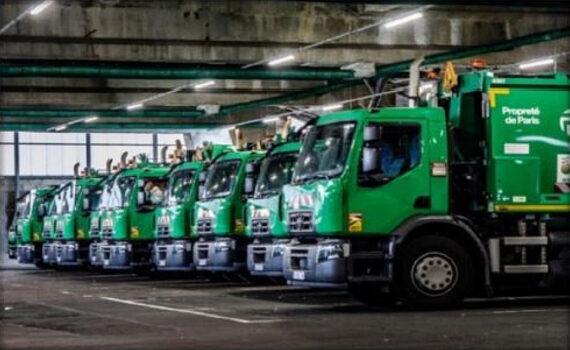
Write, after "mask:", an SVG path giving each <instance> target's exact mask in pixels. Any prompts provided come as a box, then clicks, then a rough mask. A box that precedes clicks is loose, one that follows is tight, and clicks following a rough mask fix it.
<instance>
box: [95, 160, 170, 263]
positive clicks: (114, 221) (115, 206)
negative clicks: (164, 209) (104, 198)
mask: <svg viewBox="0 0 570 350" xmlns="http://www.w3.org/2000/svg"><path fill="white" fill-rule="evenodd" d="M169 169H170V167H169V166H165V165H162V164H155V163H150V162H148V160H147V159H146V157H145V156H143V155H141V156H140V157H139V161H138V162H135V161H132V164H131V165H130V166H129V167H127V166H126V165H124V167H123V169H121V171H120V172H119V173H118V174H117V176H116V177H115V179H114V180H113V184H112V186H111V187H110V193H109V196H110V198H109V205H108V207H106V208H105V209H104V210H103V211H102V213H101V215H100V221H101V224H100V225H101V233H100V234H101V240H102V241H101V243H99V244H98V246H99V249H100V252H101V257H102V260H103V268H104V269H110V270H112V269H114V270H120V269H123V270H125V269H131V268H132V269H134V270H135V271H139V270H140V271H144V270H146V269H148V268H150V266H151V250H152V245H153V243H154V220H155V213H154V211H155V209H156V208H157V207H158V205H160V203H162V201H163V196H164V190H165V188H166V184H167V178H166V177H165V176H166V174H167V173H168V171H169Z"/></svg>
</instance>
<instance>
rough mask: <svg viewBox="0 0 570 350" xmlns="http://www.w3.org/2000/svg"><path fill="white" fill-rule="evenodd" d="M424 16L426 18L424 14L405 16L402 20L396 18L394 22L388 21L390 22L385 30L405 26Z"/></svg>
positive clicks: (385, 24)
mask: <svg viewBox="0 0 570 350" xmlns="http://www.w3.org/2000/svg"><path fill="white" fill-rule="evenodd" d="M423 16H424V14H423V13H421V12H415V13H412V14H410V15H407V16H403V17H400V18H396V19H394V20H392V21H388V22H386V23H384V28H386V29H388V28H393V27H396V26H399V25H401V24H404V23H408V22H411V21H415V20H416V19H419V18H422V17H423Z"/></svg>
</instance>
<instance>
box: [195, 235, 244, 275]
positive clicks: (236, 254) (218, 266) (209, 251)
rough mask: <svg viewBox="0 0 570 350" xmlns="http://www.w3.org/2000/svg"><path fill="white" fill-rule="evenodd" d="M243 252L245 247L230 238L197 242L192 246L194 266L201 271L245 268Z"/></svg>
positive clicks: (229, 270)
mask: <svg viewBox="0 0 570 350" xmlns="http://www.w3.org/2000/svg"><path fill="white" fill-rule="evenodd" d="M245 251H246V247H245V246H244V245H240V244H239V242H238V241H237V240H236V239H232V238H216V239H215V240H213V241H199V242H196V243H195V244H194V254H193V261H194V266H196V270H201V271H227V272H232V271H238V270H241V269H243V268H245V265H246V262H245V260H246V258H245Z"/></svg>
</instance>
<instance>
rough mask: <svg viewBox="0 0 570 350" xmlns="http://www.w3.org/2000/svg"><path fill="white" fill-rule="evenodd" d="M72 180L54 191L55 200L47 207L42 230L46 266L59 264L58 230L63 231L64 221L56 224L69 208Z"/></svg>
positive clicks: (43, 257)
mask: <svg viewBox="0 0 570 350" xmlns="http://www.w3.org/2000/svg"><path fill="white" fill-rule="evenodd" d="M71 185H72V183H71V182H66V183H64V184H62V185H60V187H59V188H58V189H57V191H56V192H54V195H53V200H52V201H51V203H50V204H49V206H48V207H47V208H48V209H47V213H46V216H45V217H44V222H43V231H42V242H43V243H42V247H41V251H42V253H41V254H42V262H43V264H44V265H46V266H51V267H54V266H55V265H56V264H57V257H56V242H57V238H56V231H59V232H63V226H62V222H60V224H59V225H57V226H56V223H57V221H58V218H59V216H60V215H62V214H63V212H64V211H65V210H66V208H68V190H69V188H70V187H71Z"/></svg>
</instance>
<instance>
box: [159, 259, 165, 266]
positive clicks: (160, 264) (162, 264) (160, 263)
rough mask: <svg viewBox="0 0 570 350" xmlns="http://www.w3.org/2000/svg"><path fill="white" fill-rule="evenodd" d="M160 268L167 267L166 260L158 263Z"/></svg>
mask: <svg viewBox="0 0 570 350" xmlns="http://www.w3.org/2000/svg"><path fill="white" fill-rule="evenodd" d="M158 266H166V261H165V260H160V261H159V262H158Z"/></svg>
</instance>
